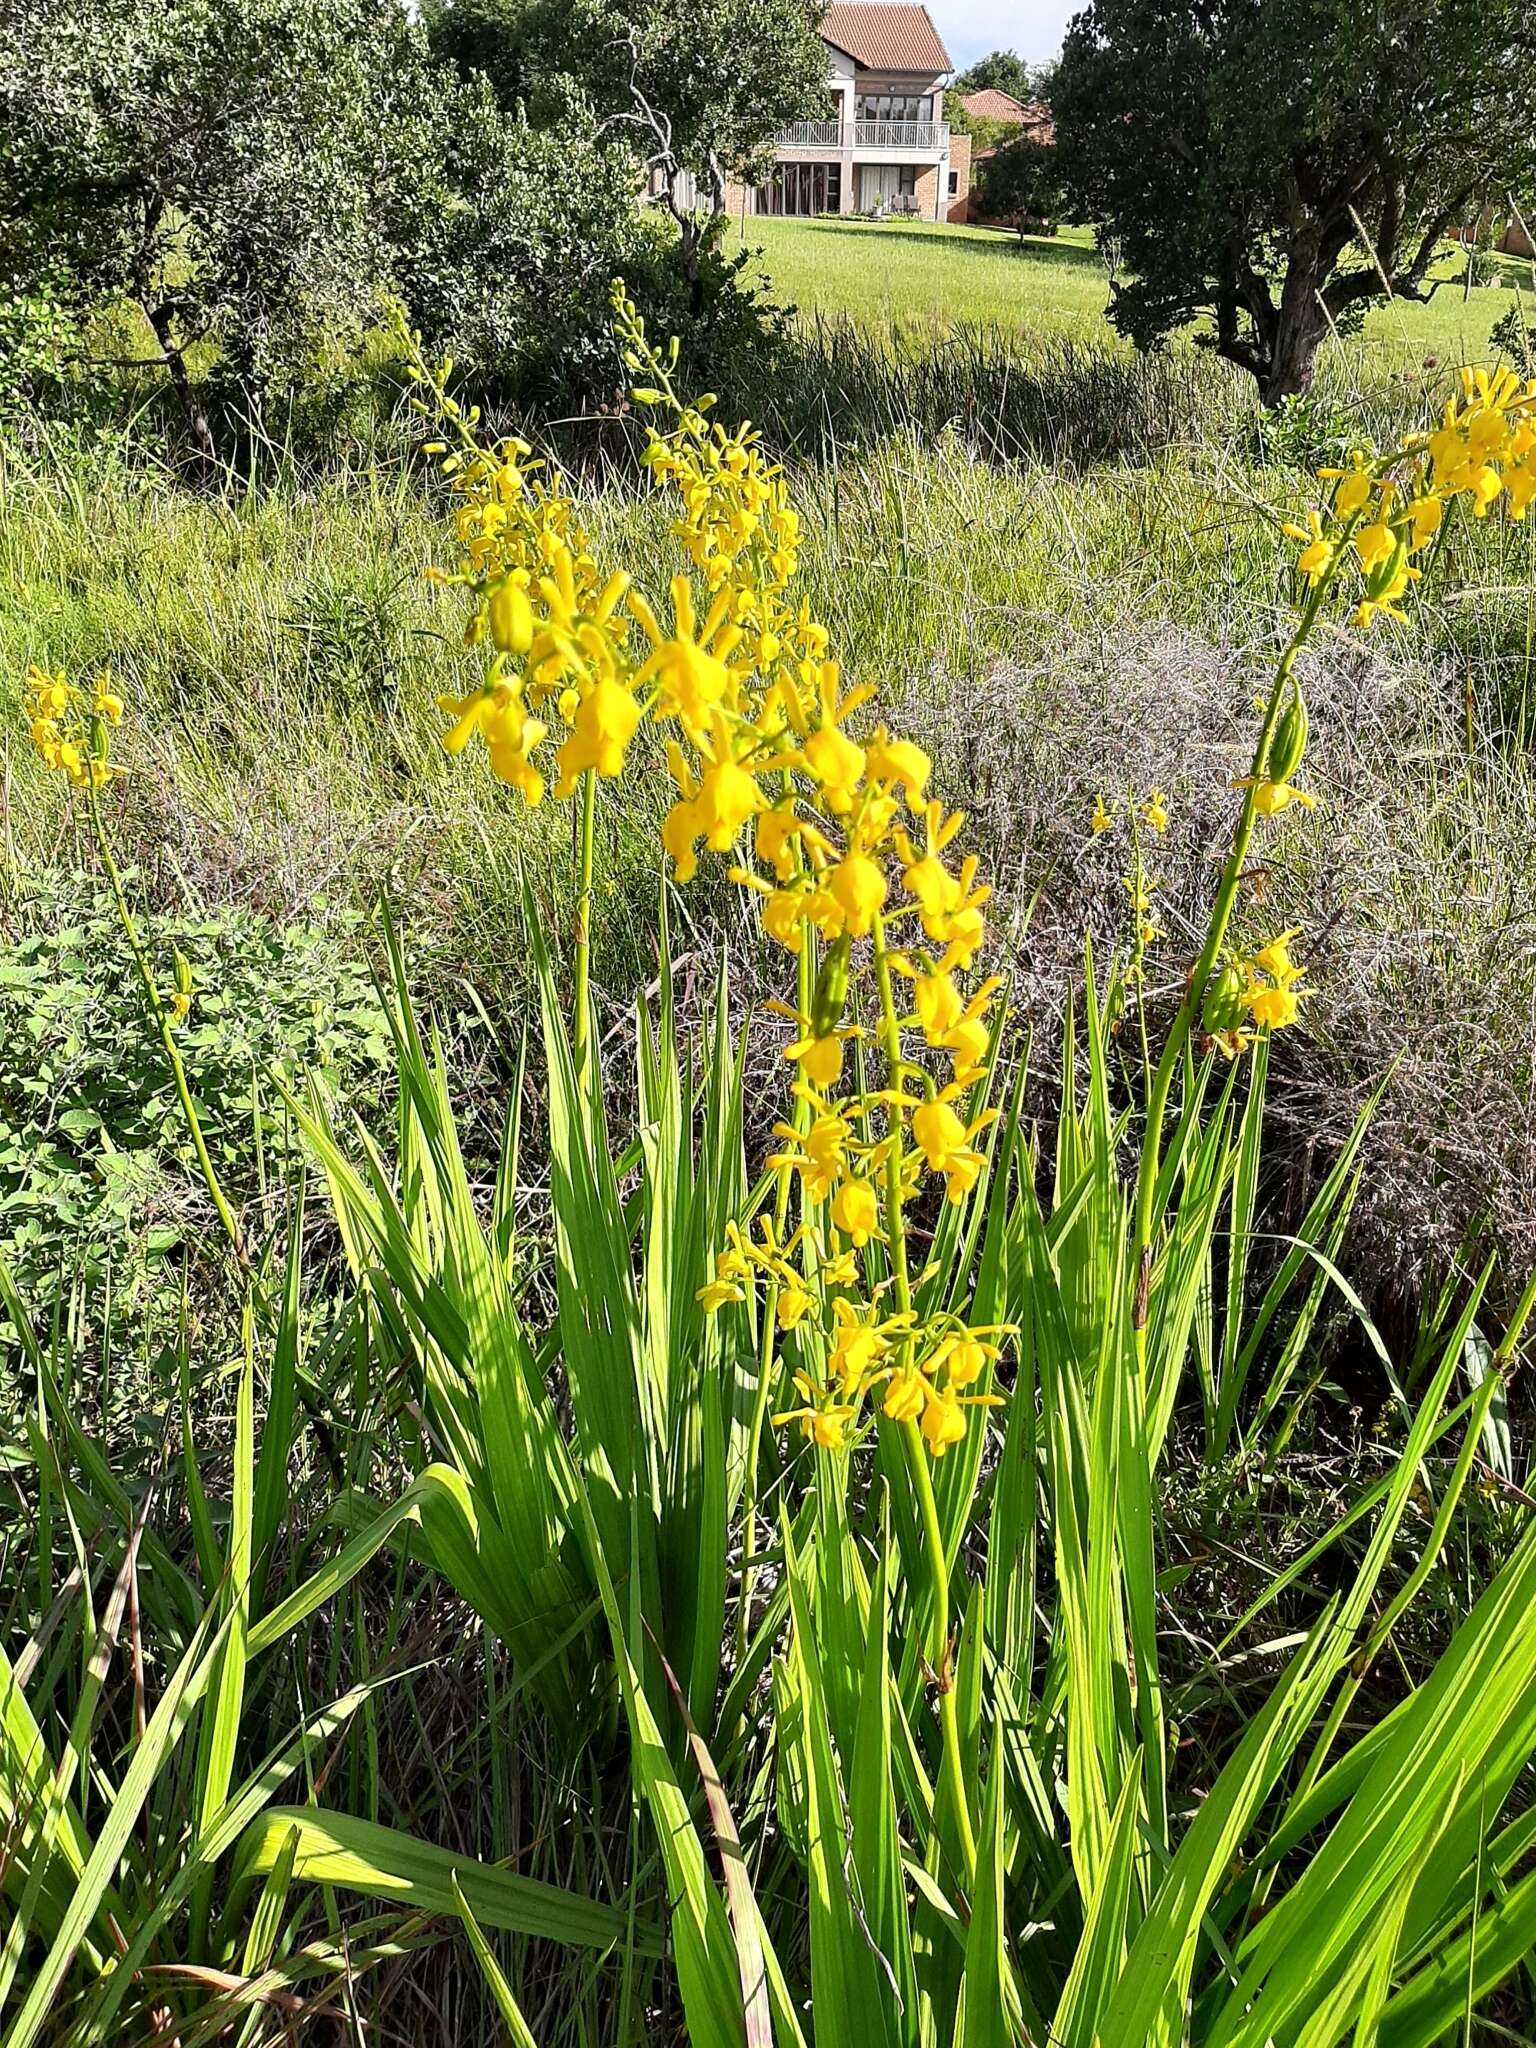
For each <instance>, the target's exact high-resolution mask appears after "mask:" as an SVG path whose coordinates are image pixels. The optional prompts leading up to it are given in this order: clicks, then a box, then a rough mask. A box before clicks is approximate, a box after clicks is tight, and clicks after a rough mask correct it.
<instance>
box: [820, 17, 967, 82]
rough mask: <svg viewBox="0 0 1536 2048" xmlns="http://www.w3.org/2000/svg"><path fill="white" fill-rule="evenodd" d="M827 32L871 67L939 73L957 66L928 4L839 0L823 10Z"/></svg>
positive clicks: (857, 61)
mask: <svg viewBox="0 0 1536 2048" xmlns="http://www.w3.org/2000/svg"><path fill="white" fill-rule="evenodd" d="M821 34H822V39H823V40H824V41H825V42H829V43H831V44H832V45H833V46H834V47H835V48H836V49H839V50H844V51H846V52H847V54H848V55H849V56H850V57H851V58H852V59H853V61H854V62H855V64H857V65H859V66H860V67H861V68H862V69H863V70H865V71H902V72H910V73H912V74H914V75H916V74H921V75H922V76H923V77H924V78H936V77H937V76H938V75H939V73H940V72H941V71H952V70H953V69H954V66H953V65H952V64H951V63H950V61H949V52H948V50H946V49H945V47H944V45H943V44H942V43H941V42H940V41H939V32H938V30H937V29H936V28H935V27H934V25H933V23H932V22H931V21H930V20H929V19H928V10H927V8H926V7H920V6H915V5H912V4H910V0H839V4H837V5H836V6H833V7H829V8H828V9H827V11H826V13H825V14H824V15H823V16H822V21H821Z"/></svg>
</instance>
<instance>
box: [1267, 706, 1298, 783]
mask: <svg viewBox="0 0 1536 2048" xmlns="http://www.w3.org/2000/svg"><path fill="white" fill-rule="evenodd" d="M1306 751H1307V704H1306V699H1305V698H1304V697H1303V696H1302V694H1301V685H1300V684H1299V683H1292V685H1291V701H1290V702H1289V703H1288V704H1287V705H1286V707H1285V709H1284V711H1282V712H1281V714H1280V723H1279V724H1278V725H1277V726H1276V727H1275V736H1274V738H1273V739H1272V740H1271V741H1270V746H1269V780H1270V781H1271V782H1289V781H1290V779H1291V777H1292V776H1293V775H1294V774H1295V773H1296V770H1297V769H1298V768H1299V767H1300V766H1301V759H1302V756H1303V754H1305V753H1306Z"/></svg>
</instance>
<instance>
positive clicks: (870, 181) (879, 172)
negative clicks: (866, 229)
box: [857, 164, 917, 213]
mask: <svg viewBox="0 0 1536 2048" xmlns="http://www.w3.org/2000/svg"><path fill="white" fill-rule="evenodd" d="M857 177H858V187H857V190H858V204H859V205H860V206H861V207H862V208H864V210H865V211H866V212H868V211H869V210H870V209H871V208H874V207H879V208H881V209H882V210H883V211H885V212H887V213H916V211H917V165H916V164H860V166H859V168H858V172H857Z"/></svg>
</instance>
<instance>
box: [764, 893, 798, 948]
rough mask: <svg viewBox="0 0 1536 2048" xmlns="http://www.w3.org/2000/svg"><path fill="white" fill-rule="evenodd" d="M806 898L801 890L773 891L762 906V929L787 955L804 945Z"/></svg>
mask: <svg viewBox="0 0 1536 2048" xmlns="http://www.w3.org/2000/svg"><path fill="white" fill-rule="evenodd" d="M805 906H806V897H805V893H804V891H802V890H798V889H796V890H790V889H774V890H772V891H771V892H770V894H769V896H768V900H767V902H766V903H765V904H764V905H763V929H764V931H765V932H767V934H768V936H769V938H771V939H773V940H774V941H775V942H776V943H777V944H778V945H781V946H782V947H783V948H784V950H785V951H786V952H787V953H798V952H799V951H800V948H801V947H802V946H803V945H804V944H805V928H806V914H805Z"/></svg>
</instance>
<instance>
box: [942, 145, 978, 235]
mask: <svg viewBox="0 0 1536 2048" xmlns="http://www.w3.org/2000/svg"><path fill="white" fill-rule="evenodd" d="M949 168H950V170H951V171H952V172H953V173H954V178H955V189H954V192H953V193H952V194H946V195H945V200H944V208H943V218H944V219H945V220H950V221H955V222H962V221H968V220H969V219H970V217H971V138H970V137H969V135H956V134H955V133H953V131H951V134H950V138H949Z"/></svg>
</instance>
